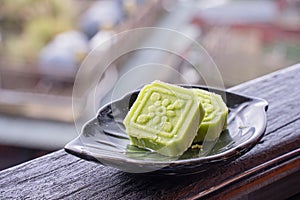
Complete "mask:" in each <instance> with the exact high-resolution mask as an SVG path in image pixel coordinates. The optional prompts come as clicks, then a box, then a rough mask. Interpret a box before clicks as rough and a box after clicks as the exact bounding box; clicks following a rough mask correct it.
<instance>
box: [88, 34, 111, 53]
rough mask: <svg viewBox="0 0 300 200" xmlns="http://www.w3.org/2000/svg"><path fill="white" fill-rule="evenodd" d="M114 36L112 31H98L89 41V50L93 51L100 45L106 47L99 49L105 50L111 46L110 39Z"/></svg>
mask: <svg viewBox="0 0 300 200" xmlns="http://www.w3.org/2000/svg"><path fill="white" fill-rule="evenodd" d="M113 34H114V31H111V30H101V31H99V32H98V33H97V34H96V35H95V36H94V37H92V39H91V40H90V41H89V48H90V50H93V49H95V48H97V47H98V46H100V45H106V46H105V47H101V49H107V48H109V47H110V46H111V45H112V41H110V38H111V37H112V35H113Z"/></svg>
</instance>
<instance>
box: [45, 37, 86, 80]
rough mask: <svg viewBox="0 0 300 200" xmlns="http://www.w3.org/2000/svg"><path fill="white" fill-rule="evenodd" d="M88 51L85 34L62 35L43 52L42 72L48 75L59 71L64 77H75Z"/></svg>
mask: <svg viewBox="0 0 300 200" xmlns="http://www.w3.org/2000/svg"><path fill="white" fill-rule="evenodd" d="M88 50H89V49H88V40H87V38H86V36H85V35H84V34H83V33H81V32H78V31H68V32H64V33H61V34H59V35H57V36H56V37H55V38H54V40H52V41H51V42H50V43H49V44H48V45H47V46H45V47H44V48H43V49H42V50H41V52H40V55H39V63H40V70H41V71H42V72H44V73H48V74H49V73H50V74H51V73H53V72H55V71H58V72H59V73H60V75H62V76H64V75H66V76H70V75H73V74H75V73H76V71H77V68H78V63H79V62H80V61H81V60H82V58H83V57H84V56H85V55H86V54H87V53H88Z"/></svg>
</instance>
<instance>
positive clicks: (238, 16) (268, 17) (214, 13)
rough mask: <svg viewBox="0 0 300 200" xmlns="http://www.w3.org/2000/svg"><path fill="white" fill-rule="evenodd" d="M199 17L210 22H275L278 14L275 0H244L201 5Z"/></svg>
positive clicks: (228, 23) (226, 23) (227, 23)
mask: <svg viewBox="0 0 300 200" xmlns="http://www.w3.org/2000/svg"><path fill="white" fill-rule="evenodd" d="M199 7H200V10H199V13H198V17H199V18H201V19H203V20H204V21H206V22H207V23H210V24H215V25H217V24H221V25H230V24H232V23H255V22H265V23H267V22H273V21H274V19H275V17H276V14H277V6H276V2H275V1H258V0H244V1H232V2H229V3H225V4H221V5H217V6H213V7H209V8H207V7H205V6H199Z"/></svg>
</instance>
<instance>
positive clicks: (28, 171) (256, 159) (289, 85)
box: [0, 65, 300, 199]
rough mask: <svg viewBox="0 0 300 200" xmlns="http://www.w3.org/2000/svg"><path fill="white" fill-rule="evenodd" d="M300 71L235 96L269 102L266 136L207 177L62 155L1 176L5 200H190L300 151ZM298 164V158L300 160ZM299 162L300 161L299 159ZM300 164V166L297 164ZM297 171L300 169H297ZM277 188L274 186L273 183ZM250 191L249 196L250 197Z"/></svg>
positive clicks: (245, 87) (247, 85)
mask: <svg viewBox="0 0 300 200" xmlns="http://www.w3.org/2000/svg"><path fill="white" fill-rule="evenodd" d="M299 76H300V65H297V66H294V67H292V68H289V69H287V70H282V71H279V72H276V73H273V74H271V75H268V76H265V77H263V78H260V79H259V80H256V81H251V82H249V83H245V84H243V85H241V86H238V87H236V88H232V89H231V90H232V91H235V92H240V93H242V94H248V95H252V96H258V97H261V98H265V99H266V100H267V101H268V102H269V110H268V114H267V117H268V127H267V130H266V135H265V136H264V138H263V139H262V141H261V142H260V143H259V144H257V145H256V146H255V147H254V148H253V149H252V150H251V151H250V152H248V153H247V154H245V155H244V156H242V157H240V158H239V159H237V160H235V161H233V162H231V163H228V164H226V165H225V166H223V167H222V168H219V169H217V170H215V169H214V170H210V171H208V172H206V173H205V174H195V175H189V176H177V177H172V176H169V177H164V176H146V175H138V174H127V173H123V172H121V171H118V170H116V169H113V168H110V167H106V166H102V165H99V164H95V163H92V162H87V161H84V160H81V159H79V158H76V157H74V156H71V155H68V154H66V153H65V152H64V151H63V150H60V151H57V152H55V153H52V154H49V155H47V156H44V157H41V158H38V159H35V160H32V161H30V162H27V163H24V164H22V165H19V166H16V167H13V168H10V169H7V170H4V171H2V172H0V197H5V198H12V199H18V198H31V199H61V198H65V199H187V198H194V197H199V194H200V193H201V192H203V191H205V190H208V189H210V188H211V187H212V186H215V185H219V184H222V183H224V182H225V181H227V180H228V179H230V178H232V177H235V176H239V175H240V174H241V173H243V172H245V171H247V170H251V169H253V168H255V167H256V166H258V165H261V164H263V163H266V162H267V161H269V160H272V159H274V158H277V157H279V156H281V155H284V154H286V153H288V152H291V151H293V150H297V149H299V148H300V131H299V130H300V109H299V106H300V105H299V104H300V88H299V87H300V79H299ZM298 158H299V157H298ZM298 158H297V157H296V159H298ZM297 163H299V162H297ZM296 167H298V166H296ZM269 181H271V182H272V178H271V180H269ZM246 193H247V191H245V193H243V194H246Z"/></svg>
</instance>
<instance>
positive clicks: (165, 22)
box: [0, 0, 300, 169]
mask: <svg viewBox="0 0 300 200" xmlns="http://www.w3.org/2000/svg"><path fill="white" fill-rule="evenodd" d="M147 26H155V27H164V28H170V29H173V30H177V31H180V32H182V33H183V34H186V35H188V36H189V37H191V38H192V39H194V40H196V41H198V42H200V43H201V44H202V45H203V46H204V47H205V48H206V50H207V51H208V53H209V54H210V55H211V56H212V58H213V59H214V61H215V62H216V64H217V66H218V67H219V70H220V72H221V74H222V77H223V80H224V83H225V87H226V88H228V87H232V86H234V85H237V84H240V83H242V82H245V81H247V80H251V79H254V78H255V77H259V76H262V75H264V74H267V73H270V72H272V71H275V70H278V69H281V68H284V67H287V66H290V65H292V64H295V63H297V62H299V61H300V0H163V1H159V0H147V1H146V0H109V1H107V0H98V1H96V0H64V1H59V0H44V1H40V0H16V1H11V0H1V1H0V169H5V168H7V167H10V166H13V165H15V164H19V163H22V162H24V161H27V160H30V159H33V158H36V157H38V156H41V155H44V154H47V153H49V152H52V151H55V150H57V149H61V148H63V146H64V145H65V144H66V143H67V142H69V141H70V140H72V139H73V138H75V137H76V136H77V132H76V130H75V128H74V122H73V120H74V119H73V114H72V89H73V84H74V80H75V76H76V72H77V70H78V68H79V66H80V64H81V62H82V61H83V59H84V58H85V56H86V55H87V54H88V53H89V52H90V51H92V50H93V49H94V48H96V47H97V46H98V45H99V44H101V43H102V42H103V41H105V40H107V39H109V38H110V37H111V36H112V35H113V34H115V33H118V32H122V31H126V30H129V29H132V28H137V27H147ZM156 37H157V36H156V35H151V34H149V35H145V37H144V38H140V39H141V42H143V41H149V40H151V39H152V40H155V39H157V38H156ZM123 40H124V38H123ZM125 40H126V39H125ZM123 42H124V41H122V39H120V41H117V42H115V43H114V44H111V46H108V47H107V48H108V49H109V48H112V46H114V47H118V45H123ZM167 42H168V43H169V44H172V45H178V47H179V50H180V52H181V53H182V54H184V55H185V56H188V57H189V58H190V59H191V60H192V63H190V64H193V65H200V64H201V58H199V56H198V55H197V52H196V51H195V50H194V49H193V48H192V47H191V46H190V45H189V44H182V43H178V44H177V43H176V42H178V41H176V40H172V38H168V41H167ZM149 53H151V52H148V53H146V54H133V55H128V56H125V57H124V58H122V59H119V60H118V62H116V63H114V65H113V66H112V67H110V68H109V69H108V70H107V72H106V78H105V77H104V78H103V79H101V81H102V84H101V87H102V91H105V88H106V87H109V85H111V84H112V83H113V82H115V81H116V78H115V77H117V76H118V73H119V71H121V70H124V69H125V68H127V69H129V68H130V67H132V66H136V65H137V64H138V63H139V62H140V61H145V59H149ZM155 59H156V61H157V62H159V63H166V64H168V65H169V66H173V67H174V68H176V70H178V71H180V73H182V74H184V75H185V76H187V77H190V81H191V82H192V83H195V84H203V83H202V82H201V80H200V79H199V78H197V76H196V75H195V71H193V69H192V68H191V67H189V66H188V65H189V64H187V63H186V62H184V61H183V60H181V59H180V58H178V57H175V56H170V55H167V54H166V55H164V54H163V53H162V55H161V56H157V57H156V58H155ZM151 61H153V60H151Z"/></svg>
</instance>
